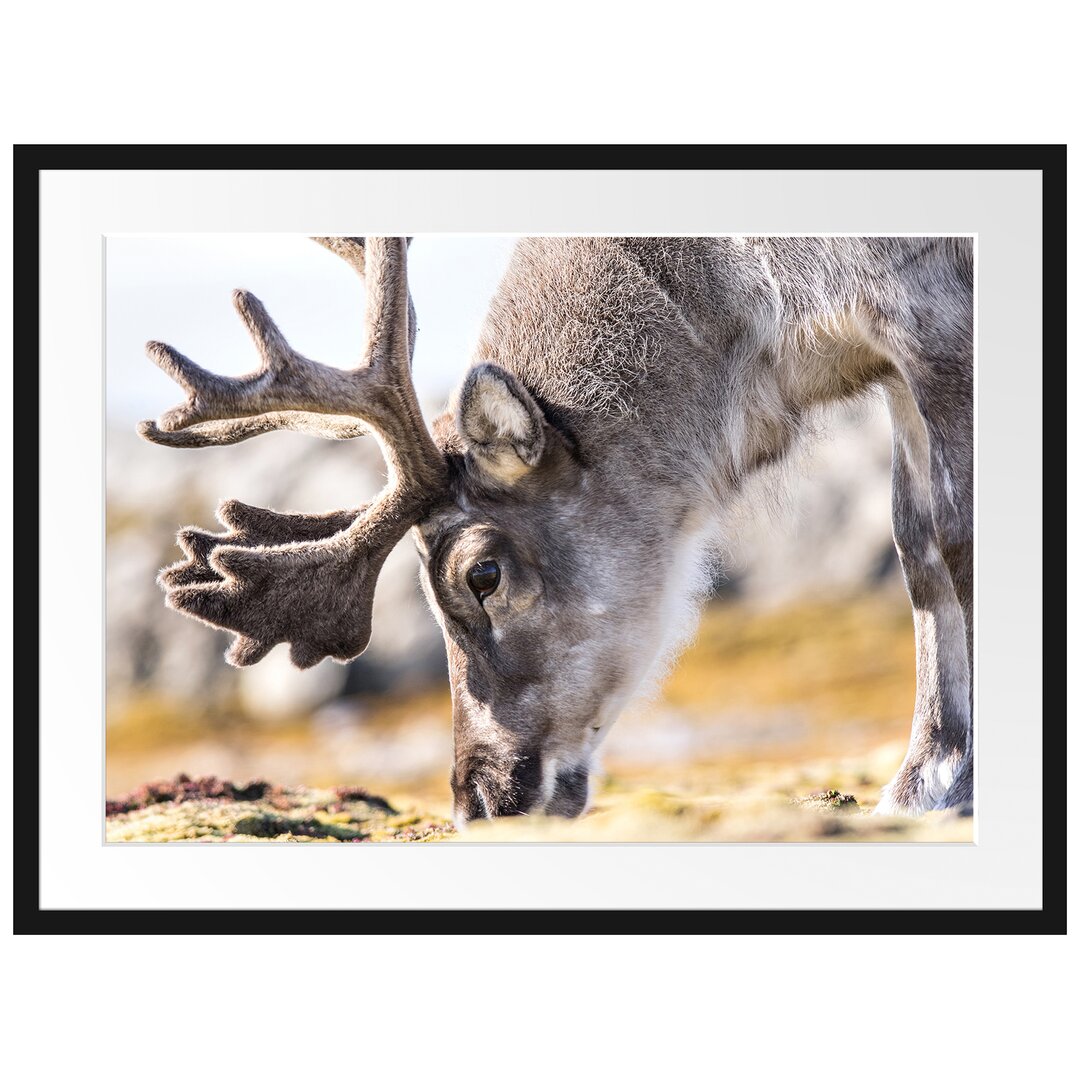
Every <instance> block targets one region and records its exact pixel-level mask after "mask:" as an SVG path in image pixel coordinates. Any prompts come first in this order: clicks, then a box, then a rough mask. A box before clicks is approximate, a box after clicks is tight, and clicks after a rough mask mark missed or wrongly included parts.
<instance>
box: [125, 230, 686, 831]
mask: <svg viewBox="0 0 1080 1080" xmlns="http://www.w3.org/2000/svg"><path fill="white" fill-rule="evenodd" d="M316 239H317V240H318V241H319V242H320V243H321V244H323V245H324V246H325V247H327V248H329V249H330V250H331V251H334V252H335V253H336V254H338V255H340V256H341V257H342V258H344V259H345V260H346V261H347V262H349V263H350V265H352V266H353V267H354V268H355V269H356V270H357V271H358V272H359V273H361V274H362V275H363V277H364V279H365V282H366V287H367V316H366V344H365V348H364V353H363V357H362V360H361V363H360V364H359V365H358V366H357V367H356V368H355V369H353V370H351V371H341V370H338V369H333V368H327V367H324V366H323V365H320V364H316V363H314V362H312V361H310V360H308V359H306V358H305V357H303V356H301V355H300V354H298V353H297V352H295V351H294V350H293V349H292V348H291V347H290V346H289V345H288V343H287V342H286V341H285V339H284V338H283V337H282V335H281V333H280V331H279V330H278V329H277V327H276V326H275V325H274V323H273V322H272V321H271V319H270V317H269V316H268V315H267V313H266V311H265V310H264V309H263V307H262V305H261V304H260V303H259V301H258V300H256V299H255V298H254V297H253V296H251V295H249V294H247V293H236V294H235V295H234V300H235V303H236V307H237V310H238V311H239V313H240V315H241V316H242V318H243V319H244V320H245V322H246V323H247V326H248V329H249V331H250V332H251V335H252V337H253V339H254V341H255V343H256V345H257V346H258V348H259V352H260V354H261V357H262V363H261V365H260V367H259V368H258V370H256V371H255V372H253V373H252V374H250V375H247V376H243V377H241V378H237V379H228V378H222V377H220V376H216V375H213V374H211V373H209V372H207V371H205V370H203V369H201V368H199V367H197V366H196V365H195V364H193V363H192V362H191V361H190V360H188V359H187V358H186V357H183V356H181V355H180V354H179V353H177V352H176V351H175V350H174V349H172V348H170V347H169V346H166V345H161V344H159V343H154V342H152V343H151V344H150V345H149V346H148V353H149V355H150V357H151V359H153V360H154V361H155V362H157V363H158V364H159V365H160V366H161V367H162V368H164V369H165V370H166V371H167V372H168V373H169V374H171V375H172V376H173V377H174V378H175V379H176V380H177V381H178V382H179V383H180V384H181V386H183V387H184V388H185V389H186V390H187V392H188V397H187V401H186V402H185V404H183V405H181V406H180V407H178V408H176V409H173V410H172V411H170V412H168V413H166V414H164V415H163V416H162V417H161V419H160V420H159V422H158V423H156V424H155V423H153V422H150V421H147V422H144V423H143V424H142V425H140V429H139V430H140V433H141V434H142V435H143V436H144V437H145V438H147V439H149V440H150V441H152V442H156V443H159V444H163V445H166V446H177V447H200V446H212V445H223V444H228V443H233V442H237V441H239V440H241V439H246V438H249V437H251V436H253V435H258V434H261V433H262V432H264V431H269V430H275V429H283V428H287V429H291V430H297V431H305V432H307V433H309V434H314V435H318V436H321V437H323V438H333V439H348V438H354V437H356V436H357V435H360V434H363V433H364V432H365V431H371V432H373V433H374V434H375V435H376V437H377V438H378V439H379V441H380V443H381V445H382V447H383V450H384V453H385V455H386V457H387V460H388V464H389V472H390V481H389V484H388V486H387V488H386V489H385V490H384V491H383V492H382V493H380V495H378V496H377V497H376V499H375V500H374V501H373V502H372V503H370V504H369V505H367V506H365V507H361V508H359V509H357V510H350V511H338V512H333V513H329V514H324V515H306V514H279V513H275V512H273V511H270V510H262V509H258V508H255V507H250V506H246V505H244V504H243V503H239V502H235V501H228V502H225V503H223V504H222V506H221V507H220V509H219V511H218V516H219V518H220V519H221V521H222V523H223V524H224V525H225V526H226V531H225V532H223V533H220V534H214V533H207V532H204V531H202V530H200V529H196V528H186V529H182V530H181V531H180V533H179V534H178V543H179V545H180V547H181V548H182V549H183V551H184V553H185V555H186V558H185V559H184V560H183V561H182V562H180V563H177V564H175V565H174V566H171V567H168V568H167V569H165V570H164V571H162V573H161V575H160V577H159V581H160V584H161V585H162V587H163V588H164V589H165V592H166V597H167V599H166V602H167V604H168V606H169V607H172V608H174V609H176V610H178V611H181V612H183V613H184V614H187V615H190V616H193V617H194V618H197V619H201V620H202V621H204V622H207V623H209V624H210V625H212V626H215V627H217V628H219V629H225V630H230V631H232V632H233V633H234V635H235V638H234V640H233V642H232V645H231V646H230V648H229V650H228V652H227V653H226V659H227V660H228V661H229V663H231V664H234V665H237V666H243V665H247V664H253V663H255V662H257V661H258V660H260V659H261V658H262V657H263V656H265V655H266V653H267V652H268V651H269V650H270V649H271V648H272V647H273V646H274V645H276V644H279V643H281V642H289V643H290V647H291V655H292V659H293V662H294V663H295V664H297V665H298V666H299V667H301V668H306V667H310V666H312V665H313V664H316V663H318V662H319V661H320V660H322V659H323V658H325V657H327V656H329V657H332V658H334V659H335V660H340V661H345V660H349V659H351V658H352V657H355V656H357V655H359V654H360V653H361V652H362V651H363V650H364V648H365V647H366V645H367V642H368V638H369V636H370V629H371V607H372V600H373V595H374V587H375V579H376V577H377V575H378V572H379V570H380V568H381V566H382V564H383V561H384V560H385V558H386V556H387V555H388V554H389V552H390V550H391V549H392V548H393V546H394V545H395V544H396V543H397V542H398V540H400V539H401V537H402V536H403V535H404V534H405V532H407V531H408V530H409V528H410V527H411V528H413V530H414V538H415V540H416V544H417V547H418V549H419V551H420V555H421V560H422V574H421V579H422V583H423V586H424V590H425V593H426V594H427V597H428V600H429V603H430V605H431V608H432V611H433V612H434V614H435V617H436V619H437V620H438V622H439V624H440V625H441V627H442V630H443V634H444V638H445V641H446V648H447V655H448V660H449V669H450V677H451V689H452V695H453V711H454V719H453V722H454V764H453V770H452V774H451V781H452V787H453V790H454V804H455V811H456V815H457V817H458V819H459V821H463V820H470V819H473V818H477V817H494V816H498V815H505V814H519V813H529V812H536V811H544V812H547V813H555V814H562V815H566V816H574V815H576V814H579V813H580V812H581V811H582V810H583V809H584V807H585V804H586V800H587V795H588V776H589V769H590V765H591V759H592V755H593V753H594V751H595V749H596V747H597V745H598V744H599V742H600V740H601V738H602V737H603V735H604V734H605V732H606V730H607V729H608V727H610V725H611V723H612V722H613V721H614V719H615V716H616V714H617V712H618V709H619V708H620V707H621V705H622V704H623V702H624V701H625V699H626V697H627V696H628V694H629V692H631V691H632V690H633V689H634V688H635V687H636V686H637V684H638V683H639V682H640V680H641V678H642V676H643V675H644V674H645V672H646V671H647V669H648V668H649V667H650V665H651V663H652V662H653V660H654V659H655V657H656V655H657V653H658V651H659V650H660V647H661V642H660V641H659V639H658V637H657V635H656V634H646V633H643V632H642V630H641V627H644V626H652V625H658V622H659V621H658V619H657V617H656V616H657V611H658V609H659V608H662V607H663V605H664V603H665V590H666V586H667V584H668V583H667V580H666V574H665V573H655V572H653V570H652V569H651V568H653V567H655V566H657V565H663V566H664V567H665V568H666V567H667V563H669V562H670V559H665V558H664V557H663V556H662V555H660V554H658V552H657V545H658V544H662V543H663V538H662V537H659V536H655V535H652V534H651V533H650V532H649V530H648V529H647V528H645V527H642V526H641V525H639V524H636V522H637V515H635V514H634V513H633V512H629V513H628V512H627V510H628V509H629V508H628V507H626V506H621V507H619V506H616V505H615V503H614V502H613V499H615V498H616V496H615V494H614V493H613V491H612V490H611V488H610V486H609V485H606V484H605V482H604V479H603V477H602V476H601V475H600V474H598V473H597V472H595V471H594V470H592V469H590V468H589V467H588V463H587V462H585V461H583V460H582V458H581V455H580V453H579V450H578V447H577V445H576V442H575V439H574V437H573V435H572V434H570V433H569V432H568V431H567V430H566V429H565V427H564V425H561V424H560V423H559V422H557V421H556V420H555V418H554V417H553V416H552V415H550V414H549V411H548V410H547V409H546V408H545V406H544V403H543V402H541V401H539V400H538V399H537V398H536V397H534V395H533V394H531V393H530V392H529V390H527V389H526V388H525V386H523V385H522V383H521V382H520V381H519V380H518V378H517V377H515V375H514V374H512V373H511V372H510V371H508V370H507V369H506V368H503V367H500V366H498V365H495V364H488V363H481V364H478V365H476V366H474V367H473V368H472V369H471V370H470V371H469V372H468V374H467V376H466V378H465V381H464V383H463V385H462V386H461V388H460V390H459V391H458V393H457V395H456V400H455V402H454V405H453V408H452V410H451V412H450V413H448V414H447V415H445V416H443V417H440V418H439V420H438V421H436V424H435V431H434V438H433V437H432V434H430V433H429V432H428V430H427V428H426V426H425V424H424V422H423V419H422V416H421V413H420V409H419V406H418V404H417V400H416V395H415V392H414V389H413V386H412V380H411V370H410V365H411V357H412V346H413V341H414V336H415V319H414V317H413V312H412V303H411V300H410V298H409V295H408V289H407V283H406V275H405V259H406V248H407V244H406V241H405V240H404V239H380V238H374V237H371V238H367V240H366V242H365V240H363V239H361V238H355V237H345V238H340V237H339V238H316ZM618 497H619V498H622V499H623V500H625V499H626V498H628V497H629V498H632V495H631V496H627V494H626V492H625V491H624V492H623V493H622V495H620V496H618ZM628 567H629V568H632V569H633V571H634V572H627V568H628Z"/></svg>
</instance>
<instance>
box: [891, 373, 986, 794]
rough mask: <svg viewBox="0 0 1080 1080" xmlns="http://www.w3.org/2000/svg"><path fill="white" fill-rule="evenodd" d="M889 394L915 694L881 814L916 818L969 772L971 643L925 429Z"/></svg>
mask: <svg viewBox="0 0 1080 1080" xmlns="http://www.w3.org/2000/svg"><path fill="white" fill-rule="evenodd" d="M886 394H887V399H888V403H889V411H890V414H891V416H892V422H893V535H894V538H895V540H896V550H897V553H898V554H899V556H900V565H901V568H902V570H903V573H904V582H905V584H906V585H907V590H908V595H909V597H910V598H911V607H912V611H913V614H914V621H915V678H916V689H915V715H914V718H913V720H912V727H911V741H910V742H909V744H908V750H907V754H906V756H905V757H904V761H903V764H902V765H901V766H900V769H899V771H898V772H897V774H896V776H895V777H894V778H893V780H892V781H891V782H890V783H889V784H888V786H887V787H886V788H885V790H884V791H883V792H882V798H881V802H880V803H879V804H878V806H877V808H876V810H875V812H876V813H879V814H905V815H915V814H921V813H923V812H924V811H926V810H932V809H934V808H935V807H936V806H938V805H939V804H940V803H941V800H942V799H943V797H944V796H945V795H946V793H947V792H949V791H950V789H951V788H952V786H953V784H954V781H958V780H959V778H960V777H961V776H962V775H963V769H964V768H965V767H968V768H969V767H970V744H971V739H970V728H971V681H970V670H969V666H968V635H967V627H966V623H965V617H964V610H963V608H962V607H961V604H960V601H959V599H958V597H957V592H956V588H955V587H954V584H953V577H952V574H951V573H950V570H949V566H948V565H947V563H946V561H945V558H944V557H943V554H942V552H941V549H940V544H939V538H938V533H937V529H936V528H935V523H934V510H933V496H932V491H933V479H932V470H931V468H930V444H929V438H928V434H927V427H926V423H925V421H924V419H923V417H922V416H921V415H920V414H919V411H918V409H917V407H916V405H915V401H914V399H913V397H912V395H911V393H910V391H909V390H908V389H907V387H906V386H905V385H902V384H900V383H896V384H890V385H889V386H887V387H886ZM965 762H966V763H968V764H967V766H965Z"/></svg>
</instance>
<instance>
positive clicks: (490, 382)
mask: <svg viewBox="0 0 1080 1080" xmlns="http://www.w3.org/2000/svg"><path fill="white" fill-rule="evenodd" d="M475 393H476V395H477V402H478V403H479V405H480V408H481V409H482V410H483V413H484V416H486V417H487V419H488V420H489V421H490V422H491V425H492V427H494V428H495V430H496V431H497V432H498V433H499V435H500V436H502V437H504V438H506V439H509V440H510V441H511V442H522V441H524V440H525V439H527V438H528V436H529V431H530V421H531V418H530V416H529V414H528V411H527V410H526V409H525V407H524V406H523V405H522V404H521V402H520V401H518V399H517V398H516V397H514V395H513V394H512V393H511V392H510V389H509V387H507V385H506V383H504V382H503V381H502V380H501V379H496V378H494V377H493V376H490V375H485V376H481V377H480V378H478V379H477V380H476V390H475Z"/></svg>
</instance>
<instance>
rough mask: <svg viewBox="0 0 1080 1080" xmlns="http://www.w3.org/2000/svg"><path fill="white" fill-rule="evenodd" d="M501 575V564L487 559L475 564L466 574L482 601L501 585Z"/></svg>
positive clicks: (471, 586) (477, 596) (470, 585)
mask: <svg viewBox="0 0 1080 1080" xmlns="http://www.w3.org/2000/svg"><path fill="white" fill-rule="evenodd" d="M501 577H502V574H501V572H500V571H499V564H498V563H497V562H491V561H490V560H487V561H485V562H478V563H477V564H476V565H475V566H473V567H472V568H471V569H470V570H469V572H468V573H467V574H466V575H465V580H466V581H467V582H468V583H469V588H470V589H472V591H473V592H474V593H475V594H476V599H477V600H480V601H481V602H482V601H483V599H484V597H485V596H490V595H491V594H492V593H493V592H494V591H495V590H496V589H497V588H498V587H499V579H500V578H501Z"/></svg>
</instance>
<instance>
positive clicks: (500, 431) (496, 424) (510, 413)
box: [454, 363, 547, 484]
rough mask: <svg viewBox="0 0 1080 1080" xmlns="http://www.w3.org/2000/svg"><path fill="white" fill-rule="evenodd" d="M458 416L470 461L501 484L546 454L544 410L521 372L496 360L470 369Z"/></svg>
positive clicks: (456, 408) (511, 480) (459, 396)
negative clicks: (524, 380)
mask: <svg viewBox="0 0 1080 1080" xmlns="http://www.w3.org/2000/svg"><path fill="white" fill-rule="evenodd" d="M454 420H455V423H456V425H457V430H458V432H459V434H460V435H461V438H462V439H463V440H464V442H465V446H466V449H467V452H468V455H469V457H470V459H471V460H472V461H473V463H475V464H476V465H477V466H478V467H479V468H480V469H482V470H483V471H484V472H485V473H486V474H487V475H489V476H490V477H492V478H493V479H496V480H498V481H500V482H501V483H504V484H512V483H514V481H516V480H518V479H520V478H521V477H522V476H524V475H525V474H526V473H527V472H528V471H529V470H530V469H532V468H533V467H534V466H536V465H537V464H538V463H539V461H540V458H541V456H542V455H543V453H544V445H545V442H546V431H545V428H546V427H547V425H546V422H545V420H544V414H543V413H542V412H541V411H540V407H539V406H538V405H537V404H536V401H535V400H534V399H533V396H532V395H531V394H530V393H529V391H528V390H526V389H525V387H524V386H522V385H521V383H520V381H519V380H518V378H517V376H515V375H514V374H512V373H511V372H509V371H507V370H506V368H503V367H499V366H498V365H497V364H486V363H485V364H477V365H476V366H475V367H473V368H470V370H469V372H468V374H467V375H466V376H465V381H464V383H462V385H461V389H460V390H459V391H458V394H457V401H456V403H455V405H454Z"/></svg>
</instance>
